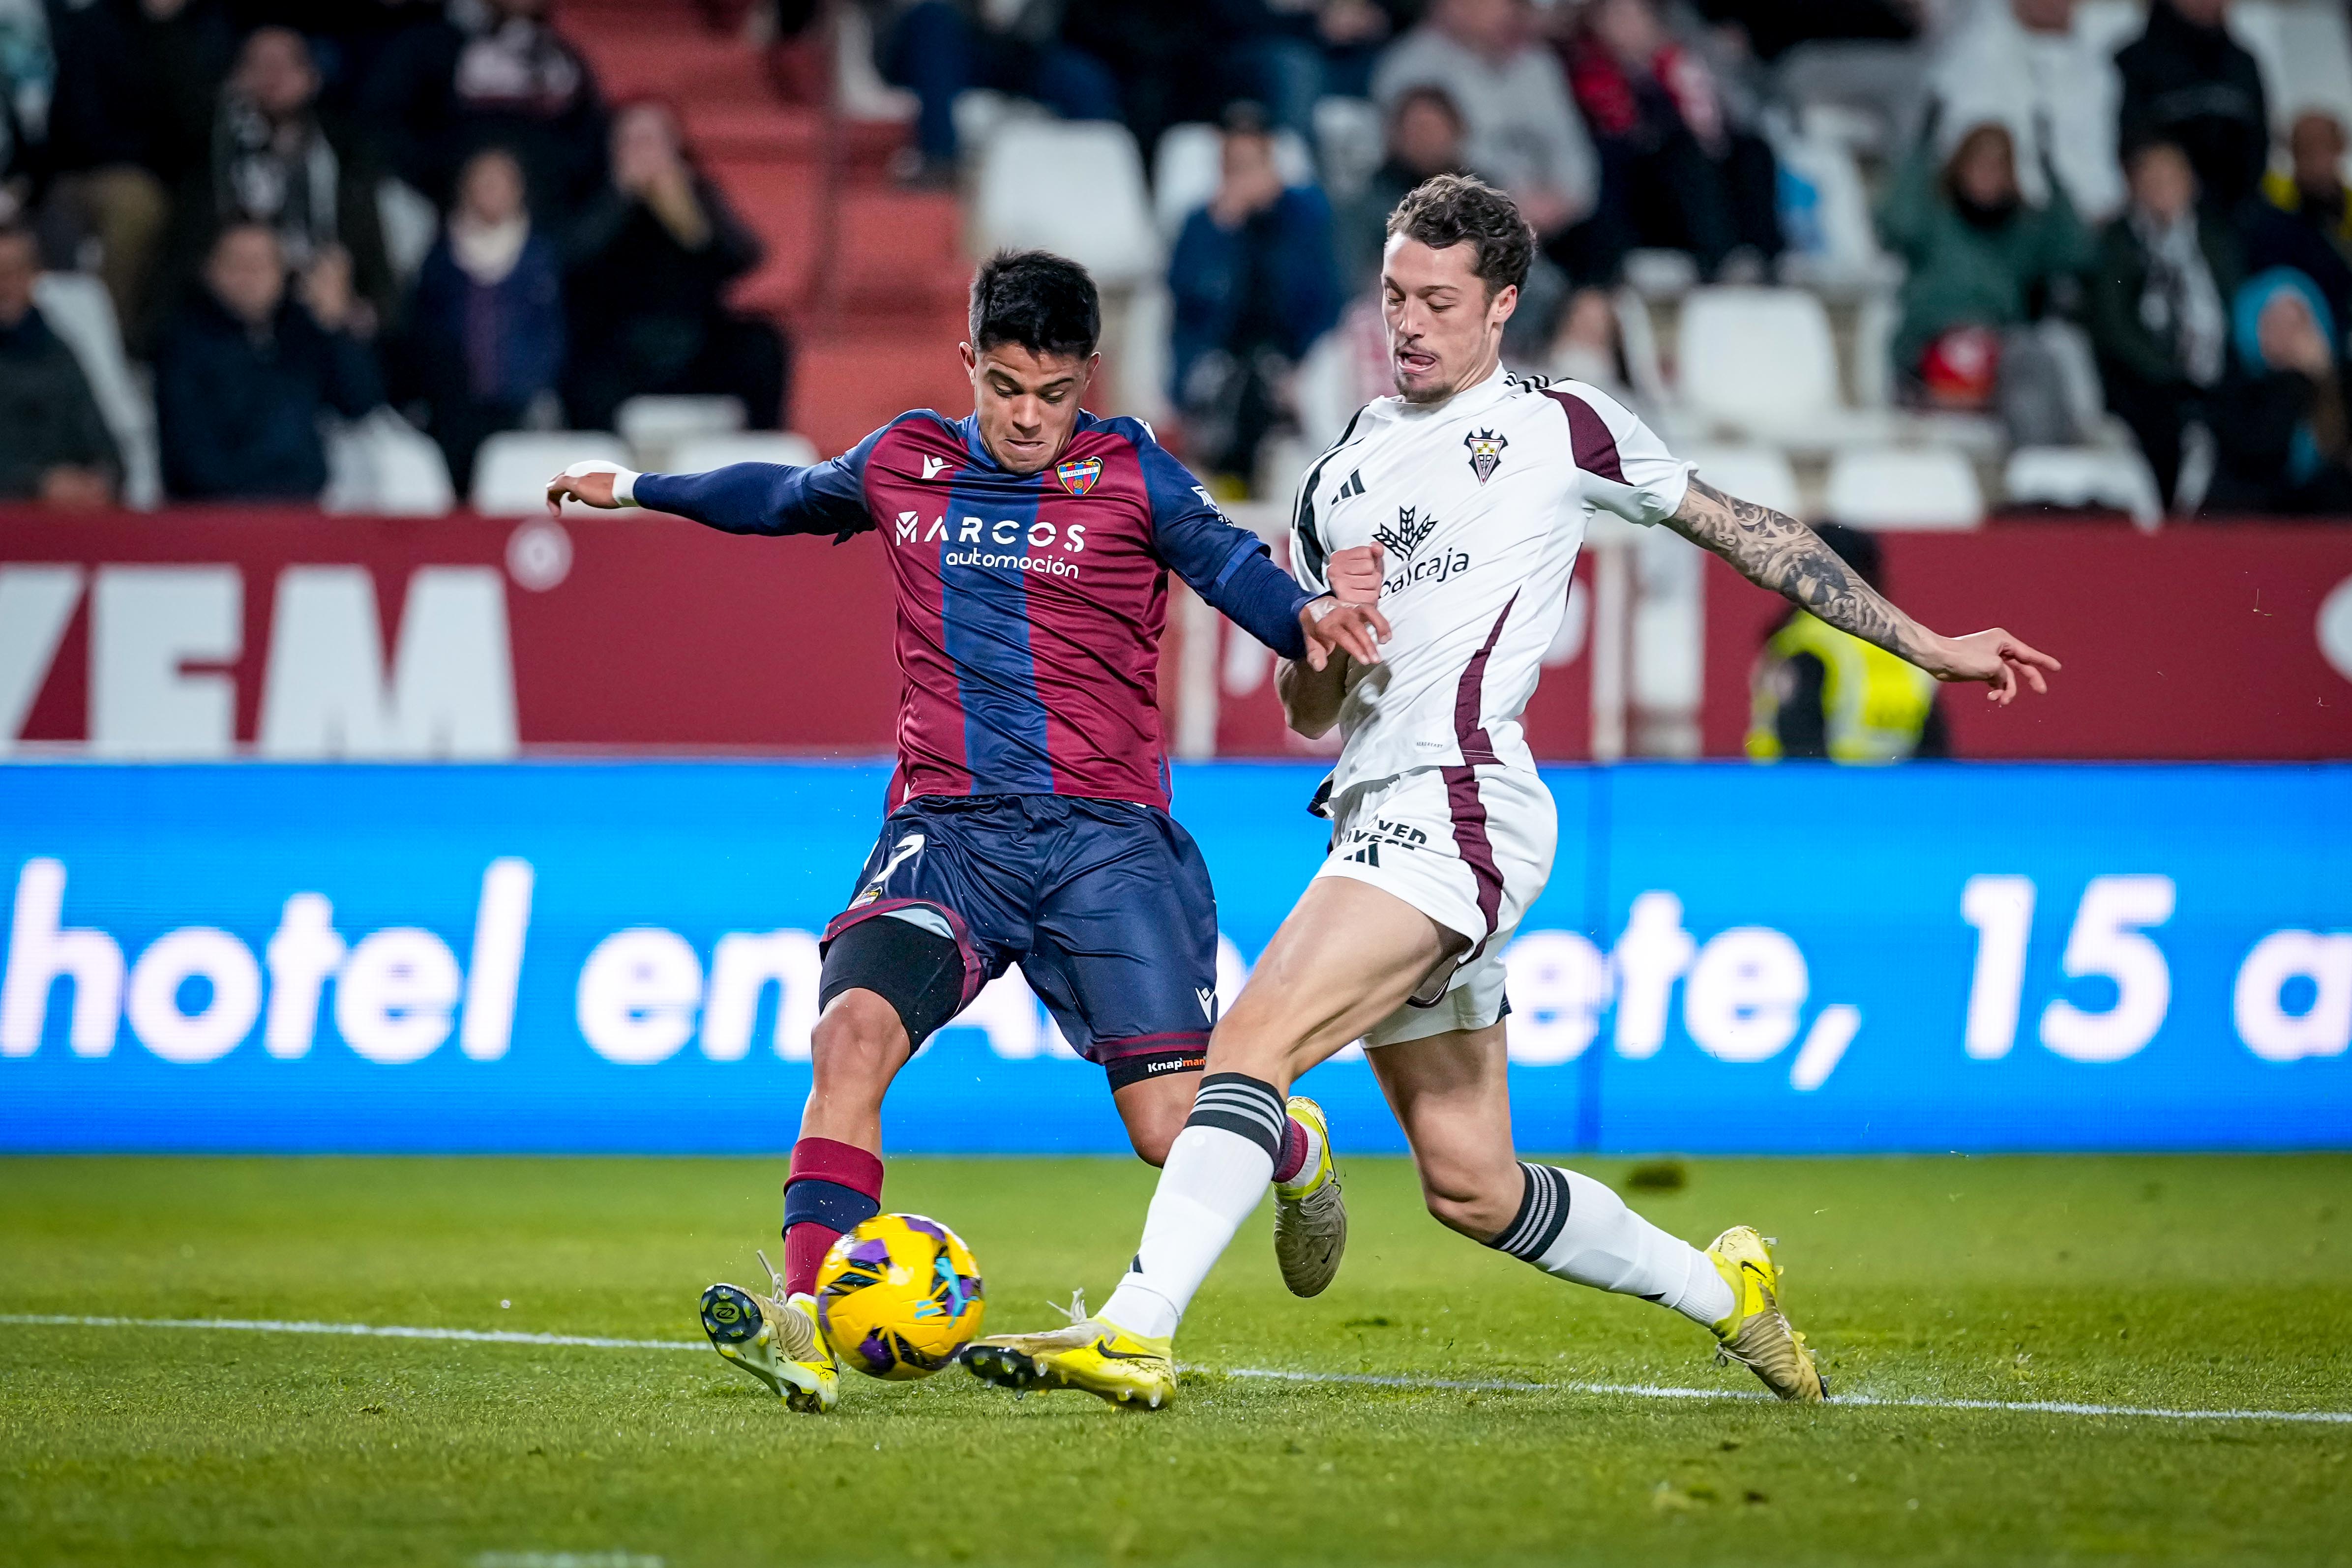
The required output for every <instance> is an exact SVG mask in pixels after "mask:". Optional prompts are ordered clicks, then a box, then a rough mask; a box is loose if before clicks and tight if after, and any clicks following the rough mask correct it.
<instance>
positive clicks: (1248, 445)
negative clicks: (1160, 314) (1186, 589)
mask: <svg viewBox="0 0 2352 1568" xmlns="http://www.w3.org/2000/svg"><path fill="white" fill-rule="evenodd" d="M1168 287H1169V289H1170V291H1171V293H1172V294H1173V295H1174V297H1175V324H1174V330H1173V333H1172V341H1173V348H1174V356H1173V364H1172V366H1171V370H1172V373H1173V378H1174V385H1173V387H1172V389H1171V390H1172V392H1173V393H1174V396H1175V399H1176V402H1177V406H1178V408H1179V409H1180V410H1181V413H1182V415H1183V420H1184V436H1185V443H1186V451H1187V454H1188V455H1189V456H1190V457H1191V458H1192V461H1193V462H1194V463H1196V464H1197V465H1200V466H1202V467H1203V468H1206V469H1209V470H1211V471H1213V472H1215V473H1219V474H1223V475H1229V476H1237V477H1239V478H1241V479H1243V480H1244V481H1246V480H1247V479H1248V478H1249V477H1250V476H1253V475H1254V474H1255V471H1256V465H1257V455H1258V447H1259V445H1260V444H1261V443H1262V442H1264V440H1265V437H1266V435H1267V434H1269V433H1270V432H1272V431H1273V430H1274V429H1275V428H1276V426H1278V425H1283V424H1286V423H1289V422H1290V420H1291V417H1292V413H1293V410H1292V408H1291V405H1290V394H1289V386H1288V383H1289V382H1290V378H1291V373H1292V371H1294V370H1295V369H1296V368H1297V363H1298V361H1299V360H1300V359H1302V358H1303V357H1304V356H1305V355H1306V352H1307V349H1308V348H1309V347H1311V346H1312V345H1313V343H1314V342H1315V340H1317V339H1318V338H1320V337H1321V336H1322V335H1323V334H1324V333H1325V332H1327V331H1328V330H1330V329H1331V327H1332V325H1333V324H1334V323H1335V322H1337V321H1338V320H1339V307H1340V303H1341V297H1340V292H1339V270H1338V267H1337V265H1336V264H1335V262H1334V260H1333V251H1332V235H1331V209H1330V204H1328V202H1326V201H1325V200H1324V197H1323V193H1322V192H1321V191H1319V190H1317V189H1315V188H1314V187H1313V186H1311V185H1293V186H1286V185H1285V184H1284V183H1283V180H1282V175H1281V173H1280V172H1278V171H1277V170H1276V168H1275V163H1274V139H1273V135H1272V132H1271V129H1270V128H1269V126H1268V125H1267V123H1266V120H1265V116H1264V114H1263V113H1261V112H1259V111H1258V110H1257V109H1256V107H1255V105H1246V104H1244V105H1240V106H1236V107H1235V108H1234V110H1232V111H1230V112H1229V113H1228V115H1227V116H1226V120H1225V128H1224V138H1223V169H1222V174H1221V177H1220V180H1219V183H1218V186H1217V193H1216V195H1215V196H1214V197H1213V199H1212V200H1211V201H1210V203H1209V204H1208V205H1207V206H1205V207H1202V208H1200V209H1199V210H1198V211H1196V212H1194V213H1193V214H1192V215H1191V216H1190V217H1188V218H1186V219H1185V221H1184V227H1183V230H1182V232H1181V234H1180V235H1178V236H1177V240H1176V249H1175V254H1174V256H1172V257H1171V260H1170V263H1169V268H1168Z"/></svg>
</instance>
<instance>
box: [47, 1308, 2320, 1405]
mask: <svg viewBox="0 0 2352 1568" xmlns="http://www.w3.org/2000/svg"><path fill="white" fill-rule="evenodd" d="M0 1326H14V1327H48V1328H94V1329H212V1330H217V1331H226V1332H230V1333H297V1334H331V1335H340V1336H342V1337H345V1338H350V1339H406V1340H443V1341H455V1342H457V1343H466V1344H537V1345H573V1346H580V1347H584V1348H586V1349H589V1350H677V1351H700V1350H701V1349H702V1348H703V1347H702V1345H701V1343H699V1342H698V1341H694V1340H682V1339H609V1338H604V1337H602V1336H599V1335H595V1334H565V1333H518V1332H515V1331H511V1330H506V1329H443V1328H419V1327H412V1326H406V1325H402V1324H384V1323H321V1322H289V1321H283V1320H278V1319H273V1318H108V1317H76V1316H72V1315H70V1314H67V1313H62V1312H0ZM1203 1370H1210V1371H1213V1370H1215V1369H1214V1368H1204V1369H1203ZM1225 1375H1226V1376H1228V1377H1250V1378H1263V1379H1267V1380H1270V1381H1276V1382H1282V1383H1324V1384H1344V1385H1355V1386H1359V1387H1369V1388H1408V1389H1426V1390H1448V1391H1452V1390H1467V1391H1470V1392H1475V1393H1486V1392H1492V1393H1506V1394H1614V1395H1620V1396H1627V1397H1631V1398H1635V1399H1747V1400H1760V1399H1762V1398H1763V1397H1764V1396H1763V1395H1762V1394H1761V1393H1751V1392H1748V1391H1744V1390H1740V1389H1733V1388H1678V1387H1675V1385H1672V1384H1661V1383H1517V1382H1509V1381H1505V1380H1502V1379H1481V1378H1457V1377H1408V1376H1401V1375H1393V1374H1388V1373H1374V1372H1288V1371H1283V1370H1279V1369H1277V1368H1273V1367H1263V1366H1241V1367H1234V1368H1231V1369H1229V1370H1228V1371H1227V1372H1226V1373H1225ZM1830 1403H1831V1404H1832V1405H1837V1406H1866V1407H1869V1408H1874V1409H1882V1410H1888V1409H1892V1410H1985V1411H1995V1412H2001V1413H2006V1414H2012V1415H2024V1416H2137V1417H2141V1418H2145V1419H2148V1420H2158V1421H2287V1422H2294V1423H2299V1424H2303V1425H2310V1426H2333V1427H2347V1426H2352V1411H2347V1410H2228V1409H2224V1410H2168V1409H2165V1408H2162V1407H2160V1406H2150V1405H2084V1404H2077V1403H2075V1402H2074V1401H2071V1400H2058V1399H2015V1400H2004V1399H1927V1398H1909V1397H1902V1396H1887V1395H1876V1394H1841V1395H1838V1396H1835V1397H1834V1398H1833V1399H1832V1400H1831V1401H1830Z"/></svg>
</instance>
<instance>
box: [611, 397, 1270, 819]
mask: <svg viewBox="0 0 2352 1568" xmlns="http://www.w3.org/2000/svg"><path fill="white" fill-rule="evenodd" d="M636 499H637V502H638V504H639V505H641V506H645V507H652V508H654V509H656V510H658V511H665V512H675V513H677V515H679V516H681V517H691V518H693V519H694V520H696V521H698V522H701V523H707V524H709V526H710V527H712V528H720V529H724V530H725V531H727V532H729V533H738V534H831V535H833V536H835V539H836V541H838V540H841V539H846V538H850V537H851V536H853V535H856V534H861V533H865V532H866V531H868V530H872V531H874V532H876V533H877V534H879V535H880V537H881V541H882V547H883V549H885V550H886V551H887V552H888V555H889V559H890V574H891V578H892V580H893V581H894V582H895V583H896V584H897V587H898V668H899V671H900V673H901V674H903V675H904V677H905V685H903V686H902V688H901V693H900V696H899V702H898V777H897V778H896V779H894V780H892V783H891V789H890V804H891V806H892V807H893V808H894V809H895V808H896V807H898V805H900V804H902V803H903V802H905V801H907V800H912V799H914V798H916V797H918V796H922V795H1082V796H1087V797H1090V798H1094V799H1097V800H1133V801H1137V802H1139V803H1141V804H1144V805H1149V806H1156V807H1159V808H1160V809H1162V810H1165V809H1166V807H1167V804H1168V763H1167V754H1166V748H1165V746H1164V744H1163V741H1162V737H1161V734H1160V629H1161V627H1162V626H1163V624H1164V623H1165V622H1166V620H1167V615H1168V573H1169V572H1170V571H1171V570H1172V571H1174V572H1175V573H1176V574H1177V575H1179V576H1180V577H1181V578H1183V579H1184V580H1185V581H1186V582H1188V583H1190V584H1191V585H1192V588H1193V589H1194V591H1197V592H1198V593H1199V594H1200V595H1201V596H1202V598H1203V599H1205V600H1207V601H1209V602H1210V603H1211V604H1213V605H1215V606H1216V607H1217V608H1218V609H1219V610H1221V611H1223V612H1224V613H1225V614H1226V615H1228V616H1230V617H1232V618H1233V620H1234V622H1236V623H1237V624H1239V625H1240V626H1241V627H1242V628H1243V629H1244V630H1245V631H1247V632H1250V633H1251V635H1253V636H1255V637H1256V638H1257V639H1258V640H1259V641H1260V642H1262V643H1265V644H1266V645H1267V646H1269V647H1271V648H1273V649H1274V651H1275V652H1276V653H1280V654H1282V655H1283V656H1284V657H1286V658H1297V657H1299V656H1301V655H1302V654H1303V653H1305V651H1306V650H1305V639H1304V636H1303V634H1302V632H1301V631H1300V629H1299V624H1298V612H1299V611H1300V609H1301V608H1303V607H1304V606H1305V605H1306V604H1307V601H1309V600H1310V599H1312V598H1313V597H1314V595H1313V594H1312V593H1310V592H1307V591H1303V590H1301V589H1300V588H1299V587H1298V586H1297V584H1296V583H1295V582H1293V581H1292V580H1291V579H1290V578H1289V576H1288V575H1287V574H1286V573H1285V572H1284V571H1283V570H1281V569H1280V568H1279V567H1277V566H1276V565H1275V564H1274V562H1273V560H1272V559H1271V558H1270V556H1269V555H1268V553H1267V550H1266V548H1265V544H1264V543H1263V542H1261V541H1260V540H1259V538H1257V536H1256V535H1255V534H1253V533H1250V532H1248V531H1247V530H1245V529H1243V528H1237V527H1235V526H1234V523H1233V522H1232V521H1231V520H1229V519H1228V518H1227V517H1225V516H1224V515H1223V513H1222V512H1220V511H1219V510H1218V509H1217V506H1216V503H1215V502H1214V501H1213V500H1212V499H1211V498H1210V496H1209V493H1208V492H1207V491H1206V490H1204V489H1202V487H1201V486H1199V485H1198V484H1197V483H1196V482H1195V481H1194V480H1193V478H1192V475H1191V474H1189V473H1187V472H1186V471H1185V469H1184V467H1183V465H1181V464H1180V463H1178V462H1177V461H1176V459H1175V458H1173V457H1171V456H1170V455H1168V453H1167V451H1166V450H1165V449H1163V448H1162V447H1161V446H1160V444H1159V442H1157V441H1155V440H1154V439H1153V438H1152V434H1151V431H1150V427H1149V426H1147V425H1145V424H1144V423H1142V422H1141V421H1139V420H1133V419H1098V418H1097V417H1095V416H1094V415H1093V414H1090V413H1080V414H1079V415H1078V423H1077V429H1076V433H1075V434H1073V435H1072V437H1071V439H1070V444H1069V445H1068V446H1067V447H1066V448H1065V449H1064V451H1063V453H1062V455H1061V459H1060V461H1058V462H1057V463H1055V465H1052V466H1050V467H1047V468H1046V469H1045V470H1044V471H1043V472H1042V473H1037V474H1029V475H1016V474H1012V473H1008V472H1006V471H1005V470H1004V469H1003V468H1002V467H1000V466H998V465H997V463H996V461H995V459H993V458H992V457H991V456H990V455H989V454H988V450H987V447H986V446H985V445H984V444H982V441H981V439H980V432H979V427H978V422H977V420H976V419H975V418H973V417H972V416H969V415H967V416H966V417H965V418H963V419H961V420H950V419H947V418H944V417H942V416H941V415H940V414H937V413H932V412H930V411H929V410H928V409H926V410H923V411H920V412H919V413H905V414H901V415H899V416H898V418H897V419H895V420H893V421H891V422H890V423H888V424H887V425H885V426H884V427H883V428H882V429H880V430H877V431H876V432H875V433H874V434H871V435H869V436H867V437H866V439H865V440H864V441H861V442H859V443H858V444H857V445H856V447H854V448H852V449H851V450H850V451H848V452H845V453H844V454H843V455H840V456H839V457H835V458H833V459H831V460H829V461H827V462H824V463H819V464H816V465H813V466H811V467H807V468H790V467H784V466H781V465H773V464H765V463H744V464H738V465H734V466H733V467H729V468H719V469H714V470H712V471H711V472H710V473H708V474H690V475H679V474H646V475H643V476H639V477H638V479H637V481H636Z"/></svg>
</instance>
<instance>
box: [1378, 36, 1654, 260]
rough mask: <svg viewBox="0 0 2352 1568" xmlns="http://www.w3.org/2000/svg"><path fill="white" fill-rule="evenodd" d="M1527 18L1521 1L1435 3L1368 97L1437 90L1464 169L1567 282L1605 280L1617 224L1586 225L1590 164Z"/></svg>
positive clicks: (1593, 161) (1385, 103)
mask: <svg viewBox="0 0 2352 1568" xmlns="http://www.w3.org/2000/svg"><path fill="white" fill-rule="evenodd" d="M1531 13H1532V7H1531V6H1530V5H1528V3H1527V0H1435V4H1434V5H1432V6H1431V7H1430V11H1429V16H1428V19H1427V20H1426V21H1424V22H1423V23H1422V25H1421V26H1417V27H1415V28H1413V29H1412V31H1411V32H1409V33H1407V34H1406V35H1405V36H1404V37H1402V38H1401V39H1399V40H1398V41H1397V44H1396V46H1395V47H1393V48H1391V49H1390V50H1389V52H1388V53H1387V54H1386V55H1384V56H1382V57H1381V63H1380V67H1379V68H1378V69H1377V70H1375V71H1374V72H1373V74H1372V97H1373V99H1375V100H1376V101H1378V102H1379V103H1380V104H1381V106H1382V107H1383V108H1385V109H1387V110H1390V111H1391V112H1393V111H1394V109H1395V106H1396V104H1397V102H1398V100H1399V99H1402V97H1403V96H1404V94H1405V92H1406V91H1407V90H1408V89H1412V88H1416V87H1435V88H1439V89H1443V90H1444V93H1445V95H1446V96H1447V97H1448V98H1449V99H1452V100H1453V102H1454V106H1455V107H1456V108H1457V109H1459V110H1461V111H1462V117H1463V120H1464V122H1465V125H1466V127H1467V129H1468V132H1469V134H1468V137H1467V139H1466V140H1465V143H1464V146H1463V159H1464V162H1466V163H1468V165H1469V166H1470V169H1471V172H1474V173H1476V174H1479V175H1481V176H1483V177H1484V178H1486V179H1487V180H1491V181H1493V182H1494V183H1496V184H1497V185H1499V186H1501V187H1502V188H1503V189H1505V190H1507V191H1508V192H1510V193H1511V194H1512V196H1513V197H1515V198H1516V199H1517V202H1518V204H1519V211H1520V212H1521V213H1522V214H1525V215H1526V217H1527V220H1528V223H1529V224H1530V225H1533V226H1534V228H1535V231H1536V236H1537V238H1538V241H1540V242H1541V244H1542V246H1543V247H1544V249H1545V250H1546V252H1547V254H1549V256H1551V257H1552V259H1553V260H1554V261H1556V262H1558V263H1559V265H1560V266H1561V267H1563V268H1565V269H1566V270H1567V272H1568V274H1569V276H1570V277H1573V278H1576V279H1577V280H1578V281H1580V282H1584V281H1606V280H1607V278H1608V277H1609V276H1610V275H1611V273H1612V271H1613V269H1614V267H1615V265H1616V262H1617V260H1618V259H1619V257H1620V256H1622V242H1621V241H1620V240H1619V239H1618V238H1617V237H1616V236H1617V235H1620V234H1622V224H1613V225H1612V224H1605V223H1604V224H1592V223H1590V222H1588V220H1590V219H1591V218H1592V216H1593V214H1594V212H1595V210H1596V209H1597V208H1598V206H1599V204H1600V202H1601V164H1600V160H1599V158H1598V157H1597V156H1596V155H1595V153H1594V152H1593V150H1592V139H1591V136H1590V135H1588V134H1587V133H1586V130H1585V125H1584V120H1583V117H1582V116H1580V114H1578V113H1577V110H1576V103H1575V100H1574V99H1572V98H1571V97H1570V94H1569V90H1568V81H1567V78H1565V77H1564V76H1562V75H1561V74H1560V68H1559V59H1558V58H1557V57H1555V56H1554V55H1553V54H1552V52H1551V51H1550V50H1549V49H1548V48H1546V47H1544V46H1543V45H1542V44H1541V43H1540V42H1539V41H1538V39H1537V38H1536V37H1535V18H1534V16H1532V14H1531Z"/></svg>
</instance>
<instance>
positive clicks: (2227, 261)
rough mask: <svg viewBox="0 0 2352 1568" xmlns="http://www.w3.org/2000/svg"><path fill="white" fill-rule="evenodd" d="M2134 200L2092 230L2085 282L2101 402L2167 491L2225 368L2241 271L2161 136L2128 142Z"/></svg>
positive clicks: (2221, 227)
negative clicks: (2092, 258) (2101, 228)
mask: <svg viewBox="0 0 2352 1568" xmlns="http://www.w3.org/2000/svg"><path fill="white" fill-rule="evenodd" d="M2130 188H2131V204H2130V205H2129V206H2128V207H2127V208H2126V209H2125V211H2124V213H2123V214H2122V215H2121V216H2120V217H2118V218H2116V220H2115V221H2114V222H2112V223H2110V224H2109V225H2107V227H2106V231H2105V234H2104V235H2101V237H2100V241H2099V251H2098V259H2097V260H2096V262H2095V264H2094V265H2093V266H2092V268H2091V273H2090V282H2089V288H2088V299H2089V317H2090V323H2089V324H2090V329H2091V341H2092V343H2093V345H2094V346H2095V348H2096V350H2097V351H2098V363H2099V376H2100V380H2101V381H2102V382H2105V387H2106V394H2107V407H2108V408H2109V409H2111V410H2112V411H2114V413H2116V414H2117V415H2118V416H2119V417H2121V418H2122V420H2123V421H2124V423H2126V424H2128V425H2129V426H2131V431H2132V434H2133V436H2134V437H2135V438H2137V440H2138V442H2139V448H2140V452H2141V454H2142V455H2145V456H2146V457H2147V465H2148V468H2149V470H2150V471H2151V472H2152V473H2153V474H2154V475H2155V476H2156V485H2157V490H2158V493H2159V494H2160V495H2162V496H2163V497H2165V498H2166V499H2167V500H2171V499H2173V498H2174V493H2175V489H2176V486H2177V485H2178V482H2179V476H2180V462H2181V446H2182V438H2183V436H2184V434H2186V432H2187V431H2188V429H2189V426H2190V425H2191V424H2192V423H2201V422H2202V421H2203V420H2204V418H2205V417H2206V414H2205V409H2206V400H2207V397H2208V395H2209V394H2210V392H2211V391H2212V389H2213V388H2214V387H2216V386H2217V385H2219V384H2220V382H2221V376H2222V372H2223V371H2225V370H2226V369H2227V368H2228V358H2229V337H2230V321H2229V306H2228V301H2229V300H2230V298H2231V297H2232V296H2233V295H2235V294H2236V292H2237V289H2238V285H2239V283H2240V281H2241V280H2242V277H2243V276H2244V273H2243V268H2242V266H2241V264H2240V262H2239V259H2238V245H2237V239H2236V236H2235V235H2233V234H2232V232H2231V228H2230V226H2229V225H2227V224H2224V223H2222V222H2221V220H2220V219H2218V218H2216V217H2215V216H2213V215H2212V214H2210V212H2208V211H2206V210H2204V209H2202V208H2200V206H2199V204H2198V201H2197V175H2196V173H2195V172H2194V171H2192V170H2191V169H2190V168H2189V159H2188V156H2187V155H2186V154H2185V153H2183V152H2181V151H2180V149H2179V148H2178V147H2176V146H2174V145H2173V144H2172V143H2171V142H2169V141H2151V142H2148V143H2147V145H2146V146H2143V147H2141V148H2139V149H2137V151H2135V152H2133V153H2132V157H2131V187H2130Z"/></svg>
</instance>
